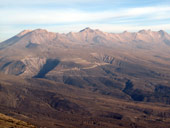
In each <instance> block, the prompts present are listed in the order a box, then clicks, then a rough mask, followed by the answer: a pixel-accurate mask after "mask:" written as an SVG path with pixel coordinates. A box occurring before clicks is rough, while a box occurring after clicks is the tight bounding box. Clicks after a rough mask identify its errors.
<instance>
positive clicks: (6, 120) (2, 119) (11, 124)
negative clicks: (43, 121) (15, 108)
mask: <svg viewBox="0 0 170 128" xmlns="http://www.w3.org/2000/svg"><path fill="white" fill-rule="evenodd" d="M0 128H36V127H35V126H33V125H30V124H28V123H26V122H23V121H20V120H17V119H14V118H11V117H9V116H6V115H4V114H1V113H0Z"/></svg>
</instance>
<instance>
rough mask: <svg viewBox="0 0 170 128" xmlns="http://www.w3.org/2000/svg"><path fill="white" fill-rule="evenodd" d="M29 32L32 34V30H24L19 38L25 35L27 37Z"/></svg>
mask: <svg viewBox="0 0 170 128" xmlns="http://www.w3.org/2000/svg"><path fill="white" fill-rule="evenodd" d="M29 32H32V30H23V31H22V32H20V33H19V34H18V35H17V36H18V37H21V36H23V35H25V34H27V33H29Z"/></svg>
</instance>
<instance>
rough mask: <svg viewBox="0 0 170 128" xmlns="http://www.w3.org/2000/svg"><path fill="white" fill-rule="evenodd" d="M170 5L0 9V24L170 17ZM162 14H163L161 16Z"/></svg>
mask: <svg viewBox="0 0 170 128" xmlns="http://www.w3.org/2000/svg"><path fill="white" fill-rule="evenodd" d="M169 13H170V7H143V8H128V9H124V10H117V11H114V10H110V11H99V12H85V11H80V10H74V9H61V10H59V9H54V10H44V9H42V10H41V9H39V10H38V9H37V10H36V9H33V10H24V9H18V10H13V9H0V17H3V18H2V19H1V20H0V24H58V23H60V24H61V23H62V24H63V23H74V22H83V23H86V22H99V21H102V20H113V22H114V19H119V18H123V19H125V18H136V17H140V16H144V17H145V19H146V20H147V19H152V20H154V19H159V20H161V19H164V18H170V15H169ZM162 14H164V15H163V16H162Z"/></svg>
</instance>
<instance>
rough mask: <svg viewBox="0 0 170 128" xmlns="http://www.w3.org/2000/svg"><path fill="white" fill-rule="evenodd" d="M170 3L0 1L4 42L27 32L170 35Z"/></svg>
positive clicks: (144, 0) (165, 0) (131, 0)
mask: <svg viewBox="0 0 170 128" xmlns="http://www.w3.org/2000/svg"><path fill="white" fill-rule="evenodd" d="M169 14H170V1H169V0H163V1H160V0H142V1H141V0H93V1H91V0H86V1H82V0H63V1H61V0H29V1H23V0H17V1H14V0H5V1H4V0H0V17H1V20H0V41H3V40H5V39H7V38H10V37H11V36H13V35H15V34H17V33H19V32H20V31H22V30H24V29H37V28H44V29H47V30H49V31H53V32H61V33H62V32H64V33H67V32H70V31H79V30H81V29H83V28H86V27H90V28H92V29H100V30H102V31H105V32H115V33H117V32H122V31H125V30H127V31H130V32H131V31H138V30H141V29H151V30H156V31H158V30H160V29H163V30H165V31H167V32H170V15H169Z"/></svg>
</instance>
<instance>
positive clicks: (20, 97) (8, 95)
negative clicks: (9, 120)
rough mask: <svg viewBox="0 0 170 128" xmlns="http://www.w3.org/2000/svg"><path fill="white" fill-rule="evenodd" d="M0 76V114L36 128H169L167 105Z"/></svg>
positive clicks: (39, 81)
mask: <svg viewBox="0 0 170 128" xmlns="http://www.w3.org/2000/svg"><path fill="white" fill-rule="evenodd" d="M0 76H1V77H0V85H1V86H0V112H1V113H4V114H8V115H11V116H13V117H16V118H18V119H21V120H25V121H26V122H30V123H31V124H34V125H35V126H37V127H47V128H77V127H79V128H111V127H116V128H133V127H137V128H148V127H150V128H168V127H170V124H169V121H170V111H169V105H165V104H152V103H145V102H133V101H131V102H129V101H127V100H120V99H117V98H113V97H111V96H108V95H101V94H99V93H96V92H93V91H90V90H89V89H88V88H83V89H81V88H77V87H72V86H70V85H64V84H60V83H56V82H53V81H49V80H44V79H33V78H31V79H22V78H20V77H15V76H6V75H3V74H1V75H0ZM153 122H154V123H153Z"/></svg>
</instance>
